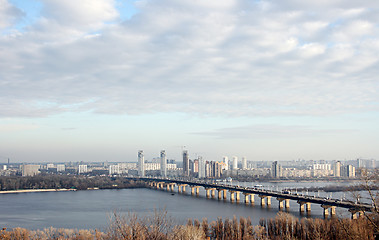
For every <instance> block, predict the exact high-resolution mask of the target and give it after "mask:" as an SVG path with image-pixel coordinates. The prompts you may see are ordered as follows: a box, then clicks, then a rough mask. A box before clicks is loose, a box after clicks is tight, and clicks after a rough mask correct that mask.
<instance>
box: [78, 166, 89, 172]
mask: <svg viewBox="0 0 379 240" xmlns="http://www.w3.org/2000/svg"><path fill="white" fill-rule="evenodd" d="M87 172H88V168H87V165H83V164H82V165H79V168H78V173H79V174H82V173H87Z"/></svg>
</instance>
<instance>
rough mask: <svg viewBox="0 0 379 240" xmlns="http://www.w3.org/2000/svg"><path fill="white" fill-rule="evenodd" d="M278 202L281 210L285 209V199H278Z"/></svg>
mask: <svg viewBox="0 0 379 240" xmlns="http://www.w3.org/2000/svg"><path fill="white" fill-rule="evenodd" d="M277 200H278V202H279V210H282V209H283V208H284V200H285V199H284V198H279V197H278V198H277Z"/></svg>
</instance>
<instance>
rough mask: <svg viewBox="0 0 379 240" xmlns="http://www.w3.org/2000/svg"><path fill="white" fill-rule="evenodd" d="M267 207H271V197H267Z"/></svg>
mask: <svg viewBox="0 0 379 240" xmlns="http://www.w3.org/2000/svg"><path fill="white" fill-rule="evenodd" d="M267 206H268V207H270V206H271V196H267Z"/></svg>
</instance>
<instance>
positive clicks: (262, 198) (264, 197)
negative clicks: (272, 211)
mask: <svg viewBox="0 0 379 240" xmlns="http://www.w3.org/2000/svg"><path fill="white" fill-rule="evenodd" d="M259 197H260V198H261V206H262V207H263V206H265V205H266V196H263V195H259Z"/></svg>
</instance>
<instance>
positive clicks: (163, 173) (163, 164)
mask: <svg viewBox="0 0 379 240" xmlns="http://www.w3.org/2000/svg"><path fill="white" fill-rule="evenodd" d="M161 176H162V177H164V178H165V177H167V158H166V151H165V150H162V151H161Z"/></svg>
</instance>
